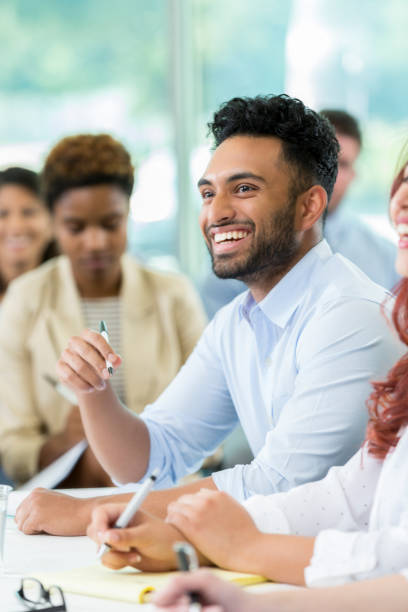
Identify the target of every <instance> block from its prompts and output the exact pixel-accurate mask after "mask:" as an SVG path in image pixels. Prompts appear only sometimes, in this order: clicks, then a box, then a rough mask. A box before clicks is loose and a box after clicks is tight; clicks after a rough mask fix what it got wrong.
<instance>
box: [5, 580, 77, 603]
mask: <svg viewBox="0 0 408 612" xmlns="http://www.w3.org/2000/svg"><path fill="white" fill-rule="evenodd" d="M16 595H17V597H18V599H19V600H20V601H21V603H22V604H24V605H25V607H26V608H28V609H29V610H33V611H35V612H66V610H67V607H66V604H65V599H64V593H63V592H62V589H61V587H59V586H57V585H55V584H53V585H51V586H50V587H49V588H48V589H46V588H45V587H44V585H43V584H42V583H41V582H40V581H39V580H37V579H36V578H28V577H27V578H22V580H21V586H20V588H19V589H18V591H16ZM40 606H41V607H40Z"/></svg>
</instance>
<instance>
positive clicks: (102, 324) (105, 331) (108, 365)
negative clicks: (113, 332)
mask: <svg viewBox="0 0 408 612" xmlns="http://www.w3.org/2000/svg"><path fill="white" fill-rule="evenodd" d="M99 333H100V334H101V336H102V338H104V339H105V340H106V342H107V343H108V344H109V336H108V328H107V327H106V323H105V321H101V322H100V323H99ZM106 369H107V370H108V372H109V375H110V376H113V366H112V364H111V362H110V361H108V360H106Z"/></svg>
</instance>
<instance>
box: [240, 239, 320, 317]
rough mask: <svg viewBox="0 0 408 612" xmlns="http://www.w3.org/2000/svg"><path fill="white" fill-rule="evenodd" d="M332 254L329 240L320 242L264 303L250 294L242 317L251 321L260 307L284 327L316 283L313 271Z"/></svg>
mask: <svg viewBox="0 0 408 612" xmlns="http://www.w3.org/2000/svg"><path fill="white" fill-rule="evenodd" d="M331 255H332V250H331V248H330V246H329V245H328V243H327V241H326V240H325V239H323V240H321V241H320V242H319V243H318V244H317V245H316V246H315V247H313V248H312V249H310V251H308V252H307V253H306V255H305V256H304V257H302V259H301V260H300V261H298V263H297V264H296V265H295V266H294V267H293V268H291V269H290V270H289V272H288V273H287V274H285V276H284V277H283V278H282V279H281V280H280V281H279V283H278V284H277V285H275V287H273V289H271V291H270V292H269V293H268V295H267V296H266V297H264V299H263V300H262V301H261V302H259V303H258V304H257V303H256V302H255V300H254V298H253V297H252V294H251V292H250V291H248V293H247V294H246V296H245V297H244V299H243V301H242V302H241V304H240V309H239V314H240V317H241V318H242V317H245V318H248V317H249V313H250V311H251V310H253V309H254V308H256V307H259V308H260V309H261V310H262V312H263V313H264V314H265V316H266V317H268V319H270V320H271V321H272V323H274V324H275V325H278V326H279V327H281V328H284V327H285V326H286V325H287V323H288V321H289V319H290V318H291V316H292V314H293V313H294V312H295V310H296V309H297V307H298V306H299V303H300V302H301V300H302V297H303V295H304V294H305V293H306V291H307V290H308V289H309V287H310V286H311V284H312V282H313V277H312V270H313V268H314V267H315V266H316V264H318V263H319V262H320V261H325V260H327V259H328V258H329V257H330V256H331Z"/></svg>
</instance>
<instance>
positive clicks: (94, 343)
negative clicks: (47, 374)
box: [57, 329, 121, 393]
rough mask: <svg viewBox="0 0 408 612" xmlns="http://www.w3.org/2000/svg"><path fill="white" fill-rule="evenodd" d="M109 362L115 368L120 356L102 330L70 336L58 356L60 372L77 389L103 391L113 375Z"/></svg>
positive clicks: (79, 390)
mask: <svg viewBox="0 0 408 612" xmlns="http://www.w3.org/2000/svg"><path fill="white" fill-rule="evenodd" d="M107 362H109V365H110V366H112V367H113V368H114V369H115V370H116V369H117V368H118V367H119V366H120V364H121V358H120V356H119V355H118V354H117V353H115V351H114V350H113V348H112V347H111V346H110V344H109V343H108V342H107V341H106V339H105V338H104V337H103V336H102V335H101V334H99V333H97V332H94V331H91V330H89V329H86V330H85V331H84V332H82V334H81V335H80V336H73V337H72V338H70V340H69V342H68V346H67V348H66V349H65V350H64V351H63V353H62V355H61V357H60V359H59V360H58V363H57V374H58V377H59V379H60V380H61V382H62V383H64V384H65V385H66V386H67V387H69V388H70V389H72V390H73V391H75V393H89V392H93V391H103V390H104V389H105V387H106V380H108V379H109V378H110V373H109V371H108V367H107Z"/></svg>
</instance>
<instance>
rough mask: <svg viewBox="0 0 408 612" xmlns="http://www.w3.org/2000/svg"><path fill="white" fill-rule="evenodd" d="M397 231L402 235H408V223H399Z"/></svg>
mask: <svg viewBox="0 0 408 612" xmlns="http://www.w3.org/2000/svg"><path fill="white" fill-rule="evenodd" d="M397 232H398V234H399V235H400V236H407V235H408V223H399V224H398V225H397Z"/></svg>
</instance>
